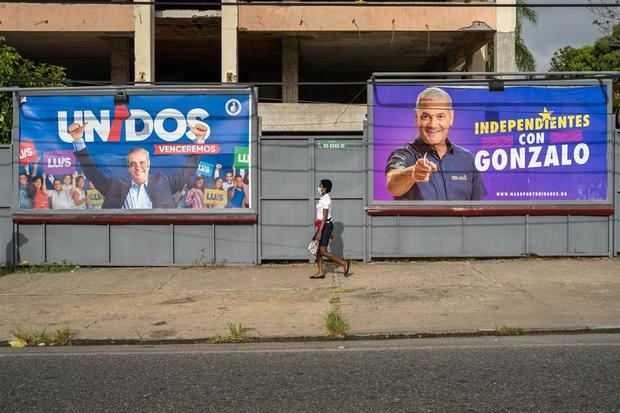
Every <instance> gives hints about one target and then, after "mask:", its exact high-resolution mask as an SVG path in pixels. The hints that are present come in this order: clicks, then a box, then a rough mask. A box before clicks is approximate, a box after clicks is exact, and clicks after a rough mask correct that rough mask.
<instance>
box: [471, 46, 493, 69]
mask: <svg viewBox="0 0 620 413" xmlns="http://www.w3.org/2000/svg"><path fill="white" fill-rule="evenodd" d="M487 59H488V52H487V47H486V46H482V47H481V48H480V49H478V50H476V51H475V52H474V53H472V54H471V55H469V56H467V71H468V72H486V71H487Z"/></svg>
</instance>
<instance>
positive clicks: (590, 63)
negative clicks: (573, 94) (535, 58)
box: [550, 23, 620, 110]
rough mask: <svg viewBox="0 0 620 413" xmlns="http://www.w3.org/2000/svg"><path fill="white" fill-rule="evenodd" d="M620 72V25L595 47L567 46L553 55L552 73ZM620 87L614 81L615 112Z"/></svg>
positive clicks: (618, 100) (616, 80)
mask: <svg viewBox="0 0 620 413" xmlns="http://www.w3.org/2000/svg"><path fill="white" fill-rule="evenodd" d="M619 70H620V23H619V24H616V25H615V26H614V27H613V31H612V34H611V35H610V36H603V37H601V38H600V39H598V40H597V41H596V42H594V45H585V46H582V47H579V48H575V47H571V46H566V47H562V48H561V49H559V50H557V51H556V52H555V53H553V57H552V58H551V68H550V71H552V72H584V71H601V72H611V71H619ZM619 86H620V84H619V82H618V79H614V90H615V93H614V110H615V109H617V108H618V105H619V104H620V96H619V95H620V93H618V92H619V89H618V87H619Z"/></svg>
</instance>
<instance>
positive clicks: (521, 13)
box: [487, 0, 538, 72]
mask: <svg viewBox="0 0 620 413" xmlns="http://www.w3.org/2000/svg"><path fill="white" fill-rule="evenodd" d="M516 5H517V20H516V22H515V60H516V63H517V69H518V70H520V71H521V72H533V71H535V70H536V59H534V55H532V52H530V49H528V47H527V45H526V44H525V40H524V39H523V22H524V21H527V22H529V23H530V24H531V25H532V26H536V25H537V24H538V14H537V13H536V10H534V9H532V8H531V7H528V5H527V3H526V2H525V0H517V1H516ZM488 50H489V60H488V61H487V71H489V72H492V71H493V70H494V68H495V61H494V60H495V57H494V52H495V51H494V46H493V44H490V45H489V49H488Z"/></svg>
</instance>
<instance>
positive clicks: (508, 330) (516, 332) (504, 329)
mask: <svg viewBox="0 0 620 413" xmlns="http://www.w3.org/2000/svg"><path fill="white" fill-rule="evenodd" d="M495 331H496V332H497V333H498V334H500V335H502V336H522V335H524V334H525V330H524V329H522V328H521V327H511V326H506V325H503V324H500V325H496V326H495Z"/></svg>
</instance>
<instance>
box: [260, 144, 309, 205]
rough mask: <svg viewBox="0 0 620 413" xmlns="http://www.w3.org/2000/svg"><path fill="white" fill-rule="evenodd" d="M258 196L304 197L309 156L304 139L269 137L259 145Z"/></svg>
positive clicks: (306, 190) (306, 191)
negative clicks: (259, 180) (259, 190)
mask: <svg viewBox="0 0 620 413" xmlns="http://www.w3.org/2000/svg"><path fill="white" fill-rule="evenodd" d="M260 151H261V153H260V157H261V163H262V165H261V166H260V173H261V195H262V196H263V197H281V198H284V199H288V198H291V197H305V196H307V193H308V186H309V185H310V182H308V171H309V170H310V159H309V155H308V141H307V140H268V139H262V140H261V144H260Z"/></svg>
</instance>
